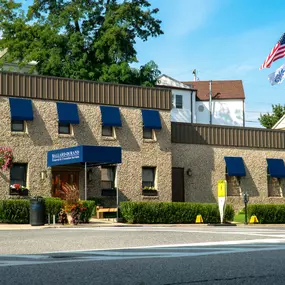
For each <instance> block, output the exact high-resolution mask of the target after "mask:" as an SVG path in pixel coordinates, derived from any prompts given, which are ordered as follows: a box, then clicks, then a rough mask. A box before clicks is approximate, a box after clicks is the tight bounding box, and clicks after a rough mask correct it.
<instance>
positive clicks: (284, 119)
mask: <svg viewBox="0 0 285 285" xmlns="http://www.w3.org/2000/svg"><path fill="white" fill-rule="evenodd" d="M272 129H276V130H278V129H279V130H280V129H281V130H284V129H285V115H283V116H282V118H281V119H280V120H279V121H278V122H277V123H276V124H275V125H274V126H273V127H272Z"/></svg>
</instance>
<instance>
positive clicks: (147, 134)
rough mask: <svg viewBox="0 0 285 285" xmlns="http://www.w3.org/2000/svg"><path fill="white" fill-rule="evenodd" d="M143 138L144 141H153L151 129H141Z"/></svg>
mask: <svg viewBox="0 0 285 285" xmlns="http://www.w3.org/2000/svg"><path fill="white" fill-rule="evenodd" d="M143 138H144V139H153V132H152V129H148V128H143Z"/></svg>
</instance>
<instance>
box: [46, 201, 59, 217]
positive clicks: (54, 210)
mask: <svg viewBox="0 0 285 285" xmlns="http://www.w3.org/2000/svg"><path fill="white" fill-rule="evenodd" d="M44 205H45V214H46V215H48V214H50V215H56V216H57V215H58V214H59V212H60V210H61V209H62V207H63V201H62V200H61V199H60V198H44Z"/></svg>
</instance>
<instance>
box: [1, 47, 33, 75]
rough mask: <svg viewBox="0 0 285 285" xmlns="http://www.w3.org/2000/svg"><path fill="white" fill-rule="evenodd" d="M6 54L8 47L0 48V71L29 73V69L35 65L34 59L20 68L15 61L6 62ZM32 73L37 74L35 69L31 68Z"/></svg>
mask: <svg viewBox="0 0 285 285" xmlns="http://www.w3.org/2000/svg"><path fill="white" fill-rule="evenodd" d="M7 56H8V49H4V50H0V60H1V61H2V60H4V63H3V65H2V66H1V67H0V71H6V72H20V73H31V69H32V68H33V67H35V66H36V65H37V62H36V61H31V62H29V64H27V65H25V66H23V67H21V68H20V67H19V64H18V63H17V62H8V60H7ZM32 74H37V72H36V70H33V71H32Z"/></svg>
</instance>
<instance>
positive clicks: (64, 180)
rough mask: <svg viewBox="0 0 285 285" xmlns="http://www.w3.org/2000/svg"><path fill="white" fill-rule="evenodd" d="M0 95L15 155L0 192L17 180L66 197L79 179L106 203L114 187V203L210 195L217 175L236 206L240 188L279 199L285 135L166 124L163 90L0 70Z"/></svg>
mask: <svg viewBox="0 0 285 285" xmlns="http://www.w3.org/2000/svg"><path fill="white" fill-rule="evenodd" d="M185 89H186V88H185ZM177 90H180V89H177ZM192 91H193V90H192ZM0 99H1V101H0V111H1V114H2V119H1V121H0V131H1V136H0V141H1V143H0V146H2V147H10V148H11V149H12V151H13V156H14V161H13V163H14V164H13V166H12V168H11V169H9V170H8V171H2V172H1V175H0V199H8V198H17V197H19V196H18V194H19V192H17V190H16V189H14V188H15V187H11V185H14V184H21V185H23V186H26V187H27V188H28V190H29V191H28V192H26V193H25V194H27V195H29V196H35V195H40V196H55V197H61V198H63V199H65V198H66V197H67V193H68V191H66V188H68V187H67V186H68V185H69V186H70V185H76V186H77V187H76V188H78V189H79V193H78V195H79V197H80V198H81V199H86V198H90V197H97V198H101V199H104V205H105V206H109V205H111V204H114V203H116V197H115V195H116V191H117V190H116V189H118V193H119V201H128V200H129V201H180V202H183V201H187V202H215V201H216V199H217V194H216V192H217V183H218V180H220V179H223V180H227V182H228V202H229V203H232V204H233V205H234V206H235V208H236V209H240V208H242V207H243V200H242V195H243V194H244V193H248V194H249V195H250V203H252V202H255V203H284V199H283V197H284V194H285V192H284V191H285V188H284V186H285V166H284V159H285V154H284V148H285V132H284V131H280V130H267V129H253V128H244V127H235V126H221V125H209V124H197V123H182V122H171V112H172V110H171V107H172V105H171V104H172V101H171V99H172V91H171V90H170V89H169V88H168V89H165V88H148V87H138V86H128V85H117V84H104V83H96V82H91V81H84V80H71V79H65V78H54V77H46V76H34V75H24V74H20V73H0ZM0 154H1V148H0ZM0 158H1V156H0ZM0 162H1V160H0ZM145 187H147V189H146V190H144V191H142V188H145ZM149 188H151V189H155V190H149ZM150 195H151V196H150Z"/></svg>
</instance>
